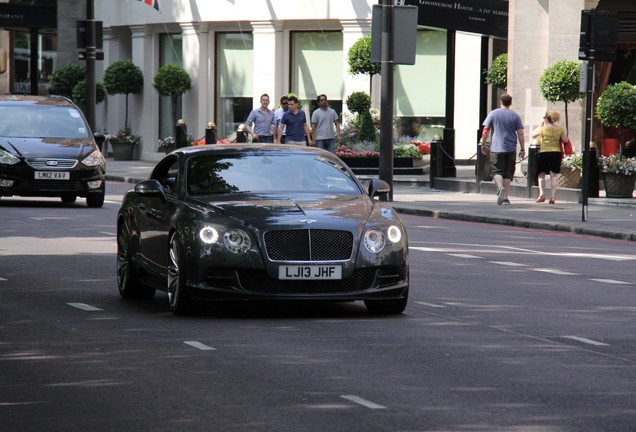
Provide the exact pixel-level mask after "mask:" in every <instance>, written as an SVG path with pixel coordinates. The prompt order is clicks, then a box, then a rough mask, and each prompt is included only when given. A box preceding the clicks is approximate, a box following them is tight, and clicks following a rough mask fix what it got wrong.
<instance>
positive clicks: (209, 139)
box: [205, 122, 216, 144]
mask: <svg viewBox="0 0 636 432" xmlns="http://www.w3.org/2000/svg"><path fill="white" fill-rule="evenodd" d="M205 143H206V144H216V124H215V123H214V122H209V123H208V127H206V128H205Z"/></svg>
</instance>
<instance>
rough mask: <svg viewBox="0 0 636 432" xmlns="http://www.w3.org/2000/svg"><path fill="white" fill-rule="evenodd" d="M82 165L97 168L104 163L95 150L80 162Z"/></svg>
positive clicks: (98, 152)
mask: <svg viewBox="0 0 636 432" xmlns="http://www.w3.org/2000/svg"><path fill="white" fill-rule="evenodd" d="M82 163H83V164H84V165H86V166H91V167H92V166H99V165H102V164H103V163H104V156H103V155H102V152H100V151H99V149H97V150H95V151H94V152H93V153H91V154H89V155H88V156H86V157H85V158H84V160H82Z"/></svg>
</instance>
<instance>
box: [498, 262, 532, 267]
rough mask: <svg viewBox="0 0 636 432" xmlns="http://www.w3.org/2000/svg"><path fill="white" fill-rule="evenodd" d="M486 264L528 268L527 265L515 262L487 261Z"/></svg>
mask: <svg viewBox="0 0 636 432" xmlns="http://www.w3.org/2000/svg"><path fill="white" fill-rule="evenodd" d="M488 262H489V263H492V264H498V265H502V266H507V267H528V264H521V263H516V262H510V261H488Z"/></svg>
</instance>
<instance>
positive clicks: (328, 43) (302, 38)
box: [291, 32, 344, 121]
mask: <svg viewBox="0 0 636 432" xmlns="http://www.w3.org/2000/svg"><path fill="white" fill-rule="evenodd" d="M291 36H292V58H291V71H292V73H291V91H292V92H293V93H296V94H297V95H298V97H299V99H300V100H301V101H302V108H303V109H304V110H305V112H306V113H307V115H308V118H307V120H308V121H309V118H310V117H311V113H312V112H313V110H314V109H316V108H317V104H316V97H317V96H318V95H319V94H325V95H327V98H328V100H329V106H330V107H331V108H333V109H334V110H335V111H336V112H337V113H338V116H340V117H341V116H342V94H343V92H344V77H343V73H342V71H343V70H344V68H343V54H342V50H343V48H342V33H341V32H293V33H292V35H291Z"/></svg>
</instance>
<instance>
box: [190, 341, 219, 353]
mask: <svg viewBox="0 0 636 432" xmlns="http://www.w3.org/2000/svg"><path fill="white" fill-rule="evenodd" d="M183 343H184V344H186V345H190V346H191V347H194V348H197V349H200V350H202V351H215V350H216V348H212V347H211V346H207V345H205V344H202V343H201V342H197V341H184V342H183Z"/></svg>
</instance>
